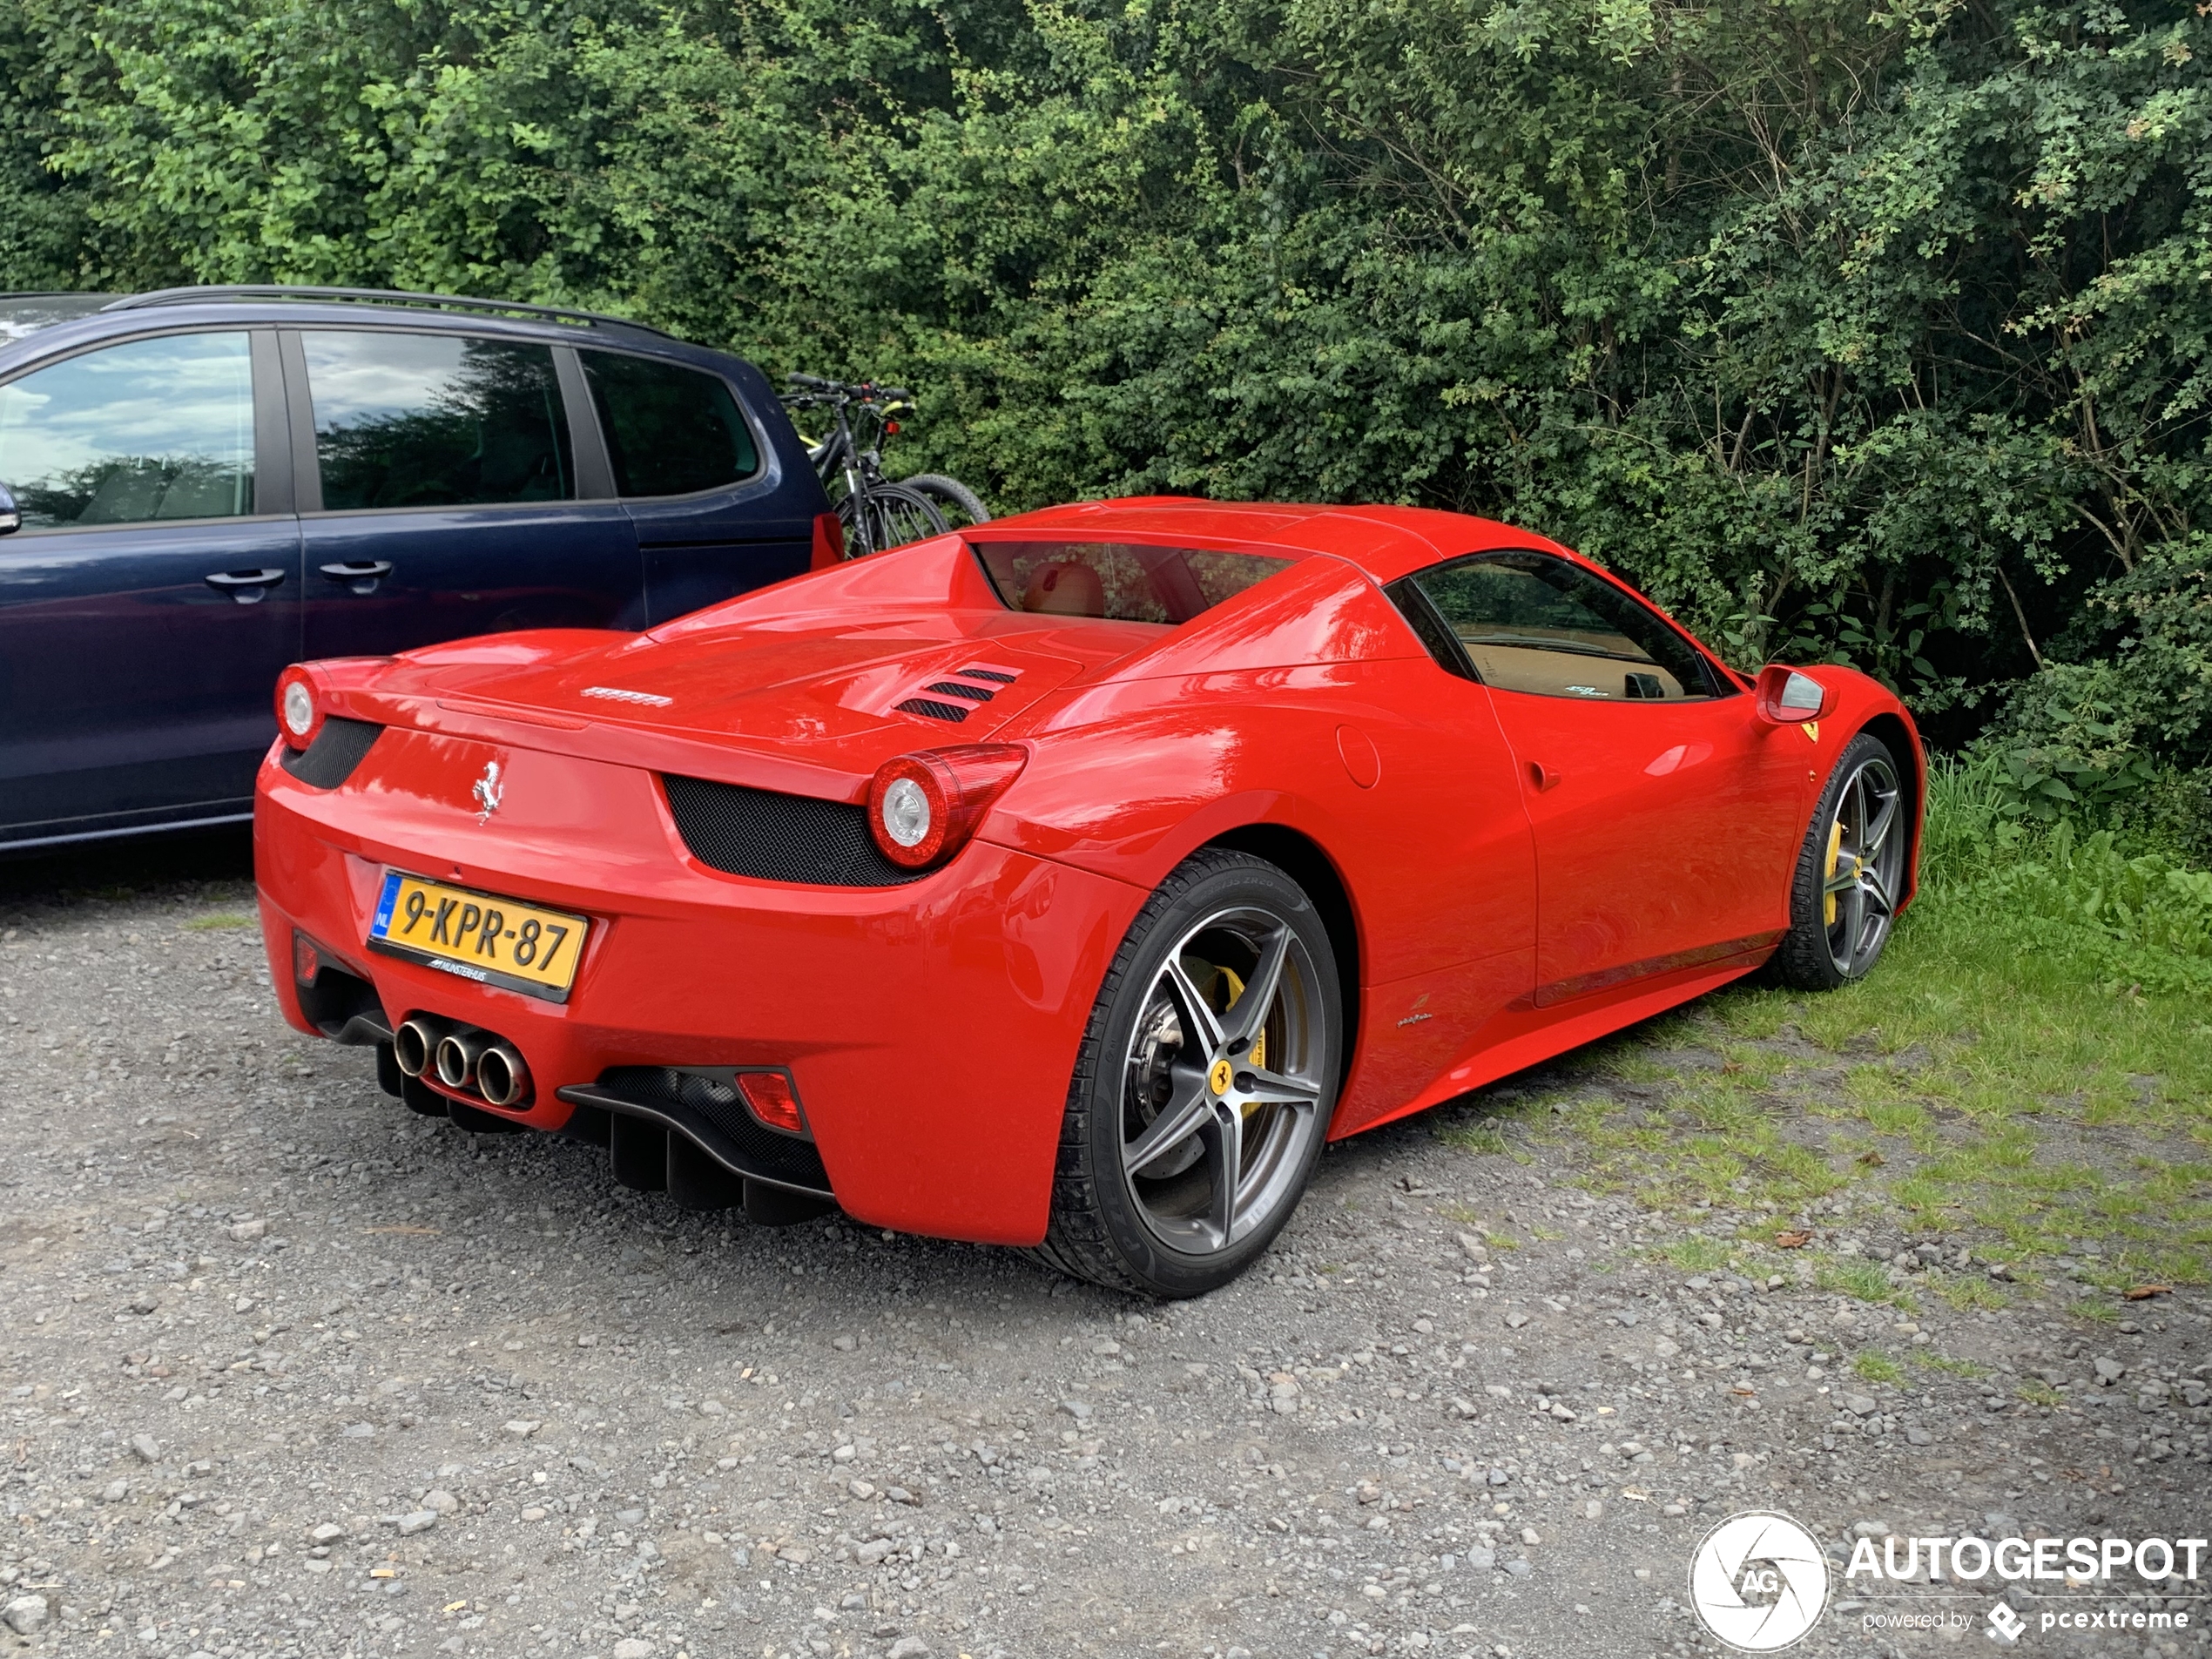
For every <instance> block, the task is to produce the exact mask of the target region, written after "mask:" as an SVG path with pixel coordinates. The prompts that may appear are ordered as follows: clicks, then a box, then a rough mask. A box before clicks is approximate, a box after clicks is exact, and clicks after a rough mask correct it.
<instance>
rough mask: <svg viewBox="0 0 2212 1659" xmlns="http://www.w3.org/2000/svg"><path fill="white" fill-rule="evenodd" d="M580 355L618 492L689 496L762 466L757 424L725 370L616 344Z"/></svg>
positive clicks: (741, 478)
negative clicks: (630, 351)
mask: <svg viewBox="0 0 2212 1659" xmlns="http://www.w3.org/2000/svg"><path fill="white" fill-rule="evenodd" d="M581 355H582V356H583V372H584V375H585V377H586V378H587V379H588V380H589V381H590V383H591V396H592V401H594V402H595V403H597V406H598V409H599V426H600V429H601V430H602V431H604V433H605V434H606V438H607V458H608V459H609V460H610V461H611V462H613V463H614V469H615V489H616V492H617V494H619V495H624V496H689V495H691V494H694V493H695V492H697V491H698V490H702V489H715V488H717V487H718V486H719V485H723V484H734V483H737V482H740V481H742V480H744V479H746V478H750V477H752V475H753V474H754V473H756V472H758V471H759V470H760V452H759V449H758V448H756V447H755V446H754V444H753V442H752V428H750V427H748V426H747V425H745V416H744V415H743V414H741V413H740V412H739V411H738V400H737V399H736V398H735V397H734V396H732V395H731V392H730V388H729V386H728V385H727V384H726V383H725V381H723V379H722V377H721V376H720V375H718V374H704V373H702V372H700V371H699V370H698V369H695V368H684V367H683V366H681V365H680V364H677V363H667V362H660V361H656V360H655V359H653V358H650V357H628V356H624V355H623V354H619V353H617V352H597V351H588V352H584V353H582V354H581Z"/></svg>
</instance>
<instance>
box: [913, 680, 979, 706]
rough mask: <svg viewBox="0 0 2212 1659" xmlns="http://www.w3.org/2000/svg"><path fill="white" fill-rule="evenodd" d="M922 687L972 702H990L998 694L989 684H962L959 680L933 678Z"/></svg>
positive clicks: (925, 689)
mask: <svg viewBox="0 0 2212 1659" xmlns="http://www.w3.org/2000/svg"><path fill="white" fill-rule="evenodd" d="M921 689H922V690H923V691H942V692H943V693H944V694H945V695H946V696H948V697H964V698H967V699H968V701H969V702H971V703H988V702H989V701H990V700H991V699H992V698H995V697H996V696H997V695H998V693H997V692H996V691H993V690H991V688H990V687H989V686H988V685H961V683H960V682H959V681H958V680H932V681H931V682H930V683H929V684H928V685H925V686H923V687H922V688H921Z"/></svg>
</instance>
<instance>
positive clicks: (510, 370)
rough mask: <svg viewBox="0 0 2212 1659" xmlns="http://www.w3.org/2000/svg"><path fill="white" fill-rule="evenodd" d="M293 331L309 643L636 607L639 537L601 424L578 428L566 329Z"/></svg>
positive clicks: (637, 614)
mask: <svg viewBox="0 0 2212 1659" xmlns="http://www.w3.org/2000/svg"><path fill="white" fill-rule="evenodd" d="M284 348H285V361H286V371H287V384H288V385H289V386H290V388H292V394H293V395H292V407H293V411H294V413H293V421H294V426H293V441H294V444H295V446H296V447H297V448H299V449H300V451H301V452H302V454H303V455H306V456H310V457H312V465H309V466H305V467H303V468H302V469H301V470H300V484H299V490H300V509H301V512H300V525H301V533H302V536H303V538H304V542H305V549H306V577H307V600H306V607H305V627H306V637H307V655H308V656H309V657H311V658H313V657H350V656H386V655H389V654H390V653H393V652H395V651H406V650H408V649H409V648H411V647H414V646H417V645H428V644H436V643H437V642H439V641H441V640H448V639H458V638H461V637H464V636H467V635H470V634H483V633H500V632H505V631H509V630H512V629H521V628H637V627H639V626H642V625H643V624H644V581H643V573H642V570H641V569H640V566H639V563H638V557H637V537H636V536H635V534H634V532H633V531H632V530H631V526H630V521H629V519H628V517H627V516H625V515H624V512H623V510H622V508H621V506H620V504H619V503H618V502H615V501H613V500H612V499H610V497H611V496H612V491H611V489H609V488H607V487H606V485H605V482H604V462H602V461H601V460H600V457H599V452H598V447H597V434H596V429H595V428H590V426H589V425H588V424H587V425H586V426H584V427H583V429H582V432H581V438H582V442H579V429H578V425H577V419H576V416H577V408H576V405H577V403H578V402H579V401H580V398H581V386H580V377H579V376H578V374H577V369H576V366H575V362H574V359H573V354H571V353H570V351H569V349H568V347H564V346H554V345H551V344H549V343H546V342H543V341H536V340H529V339H523V338H509V337H502V336H496V335H490V334H468V333H461V332H448V331H442V330H440V331H431V330H425V329H419V328H399V327H392V328H302V329H299V330H296V331H287V334H285V336H284ZM586 419H587V421H588V416H587V417H586ZM595 471H596V472H597V473H598V474H599V475H600V476H598V477H594V476H593V474H594V473H595ZM594 497H597V499H594Z"/></svg>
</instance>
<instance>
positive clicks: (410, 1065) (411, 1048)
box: [392, 1016, 445, 1077]
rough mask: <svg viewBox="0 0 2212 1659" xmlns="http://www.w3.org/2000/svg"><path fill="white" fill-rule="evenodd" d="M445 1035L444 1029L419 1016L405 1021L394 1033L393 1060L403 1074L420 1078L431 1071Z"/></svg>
mask: <svg viewBox="0 0 2212 1659" xmlns="http://www.w3.org/2000/svg"><path fill="white" fill-rule="evenodd" d="M443 1035H445V1030H444V1028H443V1027H442V1026H438V1025H434V1024H432V1023H431V1022H429V1021H428V1020H425V1019H422V1018H421V1017H420V1016H417V1017H416V1018H415V1019H412V1020H403V1021H401V1022H400V1028H399V1029H398V1030H396V1031H395V1032H393V1033H392V1058H393V1059H394V1060H395V1061H396V1062H398V1063H399V1068H400V1070H401V1073H402V1074H403V1075H404V1076H409V1077H420V1076H421V1075H422V1074H423V1073H424V1072H426V1071H428V1070H429V1069H430V1062H431V1057H432V1056H433V1055H435V1054H436V1053H437V1049H438V1039H439V1038H440V1037H442V1036H443Z"/></svg>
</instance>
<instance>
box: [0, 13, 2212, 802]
mask: <svg viewBox="0 0 2212 1659" xmlns="http://www.w3.org/2000/svg"><path fill="white" fill-rule="evenodd" d="M2208 61H2212V3H2195V0H2175V3H2148V0H2146V3H2089V4H2038V3H2028V0H1979V3H1960V0H1727V3H1723V4H1716V5H1710V6H1700V5H1691V4H1676V3H1669V0H940V3H927V0H870V3H868V4H866V5H836V4H832V3H829V0H731V3H720V4H705V5H657V4H647V3H637V0H595V3H592V4H590V5H588V6H586V5H581V4H565V3H537V0H458V3H436V0H116V3H111V4H97V3H86V0H15V3H14V4H12V5H11V6H10V8H8V9H7V10H6V11H5V12H4V13H0V282H5V283H7V284H9V285H10V286H14V287H71V288H126V287H146V286H152V285H159V284H165V283H174V282H185V281H226V280H292V281H302V282H346V283H373V284H379V285H389V286H395V287H422V288H442V289H450V290H457V291H461V292H464V293H486V294H496V295H500V296H503V297H510V298H516V299H530V300H554V301H563V302H569V303H576V304H582V305H586V306H591V307H601V308H605V309H610V310H617V311H622V312H624V313H628V314H634V315H637V316H640V317H643V318H645V319H648V320H653V321H656V322H659V323H661V324H664V325H665V326H667V327H671V328H674V329H677V330H678V331H681V332H683V333H685V334H689V335H691V337H693V338H697V339H700V340H704V341H711V342H716V343H728V344H732V345H733V346H734V347H737V348H738V349H739V350H741V351H743V352H745V353H746V354H749V355H751V356H752V357H753V358H755V359H756V360H758V361H760V362H761V363H762V364H763V365H764V366H765V367H766V368H769V369H770V370H771V371H772V372H773V371H777V370H780V369H783V368H799V367H804V368H810V369H813V370H815V371H818V372H840V371H843V372H854V373H870V374H876V375H880V376H883V377H887V378H896V379H900V380H903V381H907V383H909V384H913V385H915V386H917V387H918V388H923V389H924V391H925V401H924V410H923V413H924V419H923V420H922V421H921V425H920V430H919V432H918V434H917V435H916V436H915V438H914V444H913V447H912V448H909V449H907V452H906V457H905V458H906V459H907V461H908V462H910V463H912V464H914V465H915V466H917V467H918V466H920V465H921V464H922V463H923V462H927V463H928V464H930V465H932V466H934V467H941V468H943V469H948V470H952V471H955V472H958V473H960V474H961V475H966V476H968V477H969V478H971V479H972V480H974V482H978V483H979V484H981V485H982V486H983V487H984V488H985V489H987V491H988V493H989V494H990V495H991V496H993V497H994V498H995V500H996V501H997V502H999V503H1001V505H1003V506H1008V507H1014V506H1022V505H1028V504H1034V503H1039V502H1046V501H1049V500H1053V499H1056V498H1064V497H1069V496H1082V495H1096V494H1101V493H1121V492H1130V491H1148V490H1156V491H1174V492H1184V493H1197V494H1205V495H1215V496H1247V497H1248V496H1267V497H1276V498H1289V499H1303V500H1314V499H1320V500H1339V499H1355V498H1366V499H1382V500H1399V501H1412V502H1427V503H1433V504H1438V505H1443V506H1448V507H1453V508H1458V509H1466V510H1472V511H1478V512H1483V513H1487V514H1492V515H1494V516H1501V517H1508V518H1514V519H1518V520H1520V521H1521V522H1524V523H1531V524H1534V525H1535V526H1538V527H1541V528H1542V529H1545V530H1547V531H1548V532H1549V533H1551V534H1553V535H1555V536H1559V537H1560V538H1561V539H1562V540H1565V541H1567V542H1569V543H1573V544H1574V545H1576V546H1578V547H1580V548H1581V549H1583V550H1586V551H1588V552H1589V553H1591V554H1592V555H1594V556H1596V557H1598V558H1601V559H1602V560H1605V561H1606V562H1608V563H1610V564H1612V565H1613V566H1614V567H1615V568H1616V569H1619V570H1622V572H1623V573H1624V574H1627V575H1628V576H1629V577H1631V578H1632V579H1634V580H1635V581H1637V582H1638V583H1642V585H1644V586H1645V587H1646V588H1647V589H1649V590H1651V591H1653V592H1654V593H1656V595H1657V596H1659V597H1661V598H1662V601H1663V602H1665V603H1666V604H1669V605H1670V606H1672V607H1674V608H1675V609H1676V610H1677V611H1678V612H1680V613H1681V614H1683V616H1684V617H1685V618H1686V619H1687V620H1689V621H1691V622H1692V623H1693V624H1696V625H1697V626H1698V627H1700V628H1701V630H1703V631H1705V632H1706V633H1707V635H1708V636H1709V637H1712V638H1714V639H1716V641H1719V642H1722V643H1723V644H1724V645H1725V648H1726V649H1727V650H1728V651H1730V652H1731V653H1733V654H1734V655H1735V656H1737V658H1740V659H1741V660H1743V661H1744V662H1746V663H1749V662H1753V661H1756V660H1757V659H1760V658H1767V657H1774V656H1783V657H1791V658H1807V657H1814V656H1821V657H1827V656H1833V657H1836V658H1840V659H1844V660H1848V661H1850V662H1852V663H1854V664H1858V665H1859V666H1862V667H1865V668H1867V669H1869V670H1871V671H1874V672H1876V673H1878V674H1880V675H1882V676H1883V677H1885V678H1887V679H1889V680H1890V681H1891V682H1892V683H1893V684H1894V685H1897V686H1898V688H1899V689H1901V690H1902V691H1905V693H1906V694H1907V696H1908V697H1909V698H1910V699H1911V700H1912V704H1913V705H1914V707H1915V708H1916V709H1917V710H1918V711H1919V712H1920V714H1921V715H1922V717H1923V718H1924V720H1925V721H1927V722H1928V723H1929V724H1930V725H1931V728H1932V730H1933V731H1934V732H1935V733H1936V734H1937V735H1938V736H1939V737H1947V738H1950V739H1952V740H1953V741H1957V740H1959V739H1962V738H1966V737H1967V736H1969V735H1971V734H1972V733H1973V732H1975V731H1977V730H1979V729H1980V728H1981V727H1982V726H1983V725H1985V724H1986V722H1988V721H1989V720H1990V718H1991V717H1992V715H1993V713H1994V714H1995V715H1996V717H1997V719H1996V725H1995V726H1994V728H1993V736H1991V737H1989V738H1985V742H1986V743H1988V744H1991V745H1993V746H1994V748H1995V749H1996V750H1998V751H2001V753H2002V756H2003V759H2004V761H2005V765H2006V778H2007V779H2008V780H2009V781H2008V784H2007V788H2008V791H2009V797H2008V799H2009V800H2010V802H2011V808H2012V810H2013V811H2014V812H2015V813H2029V814H2041V815H2049V814H2053V813H2060V812H2065V811H2072V810H2074V809H2075V808H2076V807H2077V806H2080V807H2086V808H2087V809H2090V810H2091V811H2092V812H2093V813H2101V814H2102V815H2104V816H2106V817H2111V816H2113V815H2114V814H2118V815H2121V816H2123V817H2124V816H2126V815H2128V814H2129V813H2134V815H2136V816H2137V817H2138V818H2144V817H2146V815H2148V817H2149V818H2155V819H2160V821H2161V823H2164V824H2165V825H2167V826H2168V827H2169V828H2171V829H2172V830H2173V833H2175V834H2177V835H2179V836H2180V837H2182V839H2184V840H2202V838H2204V837H2206V836H2208V835H2212V809H2208V807H2207V806H2206V803H2205V796H2204V778H2205V777H2206V775H2207V772H2206V768H2207V767H2208V766H2212V577H2208V564H2209V563H2212V450H2208V442H2212V421H2209V420H2208V407H2207V405H2208V398H2212V83H2209V82H2208V78H2207V64H2208Z"/></svg>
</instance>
